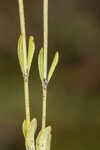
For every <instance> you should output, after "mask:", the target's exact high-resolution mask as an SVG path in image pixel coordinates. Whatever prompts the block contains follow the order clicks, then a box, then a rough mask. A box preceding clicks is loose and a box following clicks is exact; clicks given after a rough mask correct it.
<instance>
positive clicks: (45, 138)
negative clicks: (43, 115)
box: [36, 126, 51, 150]
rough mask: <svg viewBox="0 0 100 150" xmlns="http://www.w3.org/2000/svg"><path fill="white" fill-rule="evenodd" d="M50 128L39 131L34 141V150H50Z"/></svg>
mask: <svg viewBox="0 0 100 150" xmlns="http://www.w3.org/2000/svg"><path fill="white" fill-rule="evenodd" d="M50 145H51V127H50V126H49V127H47V128H45V129H43V130H41V131H40V132H39V134H38V136H37V139H36V150H50Z"/></svg>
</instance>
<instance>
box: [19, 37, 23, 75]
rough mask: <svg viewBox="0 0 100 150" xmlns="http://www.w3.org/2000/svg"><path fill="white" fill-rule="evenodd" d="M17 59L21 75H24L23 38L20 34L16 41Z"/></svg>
mask: <svg viewBox="0 0 100 150" xmlns="http://www.w3.org/2000/svg"><path fill="white" fill-rule="evenodd" d="M18 59H19V64H20V68H21V71H22V73H24V51H23V36H22V34H21V35H20V37H19V40H18Z"/></svg>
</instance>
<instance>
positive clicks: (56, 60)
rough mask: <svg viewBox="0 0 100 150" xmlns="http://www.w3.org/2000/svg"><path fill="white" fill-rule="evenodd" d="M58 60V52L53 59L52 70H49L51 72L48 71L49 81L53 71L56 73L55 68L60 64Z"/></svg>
mask: <svg viewBox="0 0 100 150" xmlns="http://www.w3.org/2000/svg"><path fill="white" fill-rule="evenodd" d="M58 61H59V53H58V52H56V54H55V56H54V59H53V61H52V64H51V67H50V70H49V73H48V82H49V81H50V79H51V77H52V75H53V73H54V70H55V68H56V66H57V64H58Z"/></svg>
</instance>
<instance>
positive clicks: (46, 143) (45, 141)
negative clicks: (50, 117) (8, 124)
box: [22, 118, 51, 150]
mask: <svg viewBox="0 0 100 150" xmlns="http://www.w3.org/2000/svg"><path fill="white" fill-rule="evenodd" d="M36 129H37V120H36V119H35V118H34V119H33V120H32V121H31V123H30V125H29V127H28V128H27V124H26V120H24V121H23V124H22V130H23V134H24V137H25V145H26V150H35V147H36V150H50V145H51V127H50V126H48V127H47V128H45V129H43V130H41V131H40V132H39V134H38V136H37V138H36V146H35V133H36Z"/></svg>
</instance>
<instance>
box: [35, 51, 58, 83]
mask: <svg viewBox="0 0 100 150" xmlns="http://www.w3.org/2000/svg"><path fill="white" fill-rule="evenodd" d="M43 53H44V50H43V48H41V50H40V52H39V55H38V68H39V74H40V79H41V81H42V83H43V79H44V55H43ZM58 61H59V53H58V52H56V54H55V56H54V59H53V61H52V64H51V67H50V69H49V73H48V78H47V81H48V82H49V81H50V79H51V77H52V75H53V73H54V71H55V68H56V66H57V64H58Z"/></svg>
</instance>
